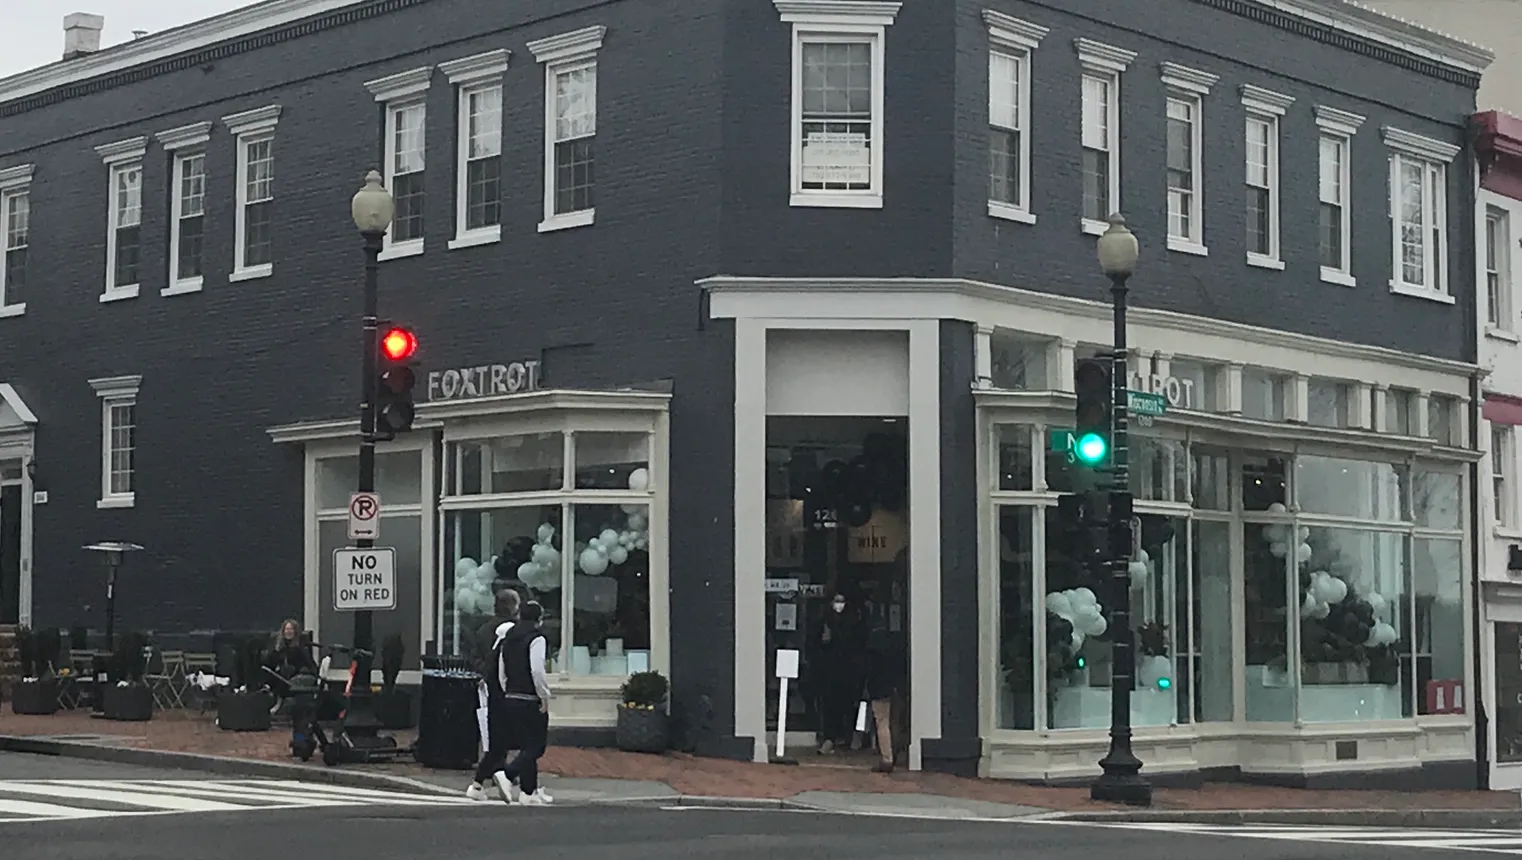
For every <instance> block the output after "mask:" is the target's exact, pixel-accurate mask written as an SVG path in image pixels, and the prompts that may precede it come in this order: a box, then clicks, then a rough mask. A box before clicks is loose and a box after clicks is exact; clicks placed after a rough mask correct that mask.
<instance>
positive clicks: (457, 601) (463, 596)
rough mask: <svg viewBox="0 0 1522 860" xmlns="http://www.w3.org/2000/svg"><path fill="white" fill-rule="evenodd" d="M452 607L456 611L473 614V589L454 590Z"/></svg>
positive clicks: (474, 607) (474, 595) (474, 604)
mask: <svg viewBox="0 0 1522 860" xmlns="http://www.w3.org/2000/svg"><path fill="white" fill-rule="evenodd" d="M454 608H455V611H456V612H463V613H465V614H466V615H473V614H475V611H476V593H475V592H474V591H456V592H455V595H454Z"/></svg>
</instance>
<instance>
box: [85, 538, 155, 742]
mask: <svg viewBox="0 0 1522 860" xmlns="http://www.w3.org/2000/svg"><path fill="white" fill-rule="evenodd" d="M140 549H142V547H141V546H138V545H137V544H135V543H127V542H125V541H115V540H112V541H102V542H100V543H92V544H89V545H88V546H86V547H85V550H86V551H87V552H98V553H100V554H102V555H103V556H105V560H106V651H107V653H111V652H112V651H114V650H115V648H116V575H117V572H118V571H120V570H121V567H122V563H123V562H125V561H126V560H127V553H129V552H137V551H138V550H140ZM90 663H91V670H92V671H93V672H94V673H95V684H94V687H95V690H94V693H93V695H92V697H91V702H90V709H91V710H92V711H94V712H95V713H97V714H99V713H102V712H103V708H104V707H105V696H104V695H102V692H103V691H104V690H105V688H106V685H107V684H109V683H110V682H111V673H110V671H109V669H108V666H107V658H105V657H101V656H99V653H97V655H96V656H95V658H94V659H92V660H91V661H90Z"/></svg>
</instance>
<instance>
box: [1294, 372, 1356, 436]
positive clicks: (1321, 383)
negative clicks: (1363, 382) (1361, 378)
mask: <svg viewBox="0 0 1522 860" xmlns="http://www.w3.org/2000/svg"><path fill="white" fill-rule="evenodd" d="M1352 399H1353V398H1352V390H1351V387H1350V386H1349V384H1348V383H1346V382H1340V381H1338V380H1335V379H1319V378H1318V379H1311V380H1310V381H1309V383H1308V384H1307V385H1306V401H1305V402H1306V412H1305V423H1307V424H1310V425H1311V426H1313V427H1347V426H1349V425H1350V423H1351V422H1350V418H1351V416H1350V413H1351V411H1352V409H1351V404H1352Z"/></svg>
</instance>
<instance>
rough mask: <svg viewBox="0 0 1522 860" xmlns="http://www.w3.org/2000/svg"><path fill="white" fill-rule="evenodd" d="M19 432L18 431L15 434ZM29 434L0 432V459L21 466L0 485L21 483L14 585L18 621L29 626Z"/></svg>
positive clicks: (31, 499)
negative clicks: (18, 561) (18, 564)
mask: <svg viewBox="0 0 1522 860" xmlns="http://www.w3.org/2000/svg"><path fill="white" fill-rule="evenodd" d="M16 435H18V436H19V435H21V434H16ZM33 460H34V458H33V455H32V434H31V431H27V432H26V434H25V438H24V440H20V441H13V440H9V439H7V438H6V435H5V434H0V463H11V462H14V463H15V464H17V465H18V466H19V467H20V470H21V478H20V479H19V480H14V479H13V480H0V486H7V487H10V486H19V487H21V547H20V549H21V552H20V556H21V574H20V579H19V584H18V587H17V598H18V600H17V606H18V613H17V623H19V624H23V625H25V626H28V627H30V626H31V624H32V522H33V520H32V506H33V503H34V501H35V500H34V499H33V498H32V475H31V472H32V462H33Z"/></svg>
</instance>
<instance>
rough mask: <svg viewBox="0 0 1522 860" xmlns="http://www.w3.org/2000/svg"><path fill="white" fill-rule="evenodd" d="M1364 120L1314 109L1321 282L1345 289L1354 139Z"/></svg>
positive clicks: (1349, 282)
mask: <svg viewBox="0 0 1522 860" xmlns="http://www.w3.org/2000/svg"><path fill="white" fill-rule="evenodd" d="M1363 122H1364V118H1363V117H1361V116H1359V115H1358V114H1355V113H1348V112H1347V111H1344V110H1338V109H1336V108H1331V107H1327V106H1326V105H1316V125H1317V126H1318V127H1319V128H1320V129H1321V139H1320V143H1319V147H1320V155H1319V167H1318V171H1319V178H1318V184H1319V186H1320V191H1319V196H1320V200H1321V206H1320V213H1319V219H1320V224H1319V227H1320V230H1319V233H1320V249H1319V253H1320V258H1321V280H1323V281H1326V282H1327V283H1331V284H1341V285H1343V286H1345V287H1352V286H1357V284H1358V282H1357V281H1356V280H1355V279H1354V278H1353V207H1352V206H1351V201H1352V182H1353V168H1352V159H1353V135H1355V134H1357V133H1358V129H1359V127H1360V126H1362V125H1363Z"/></svg>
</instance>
